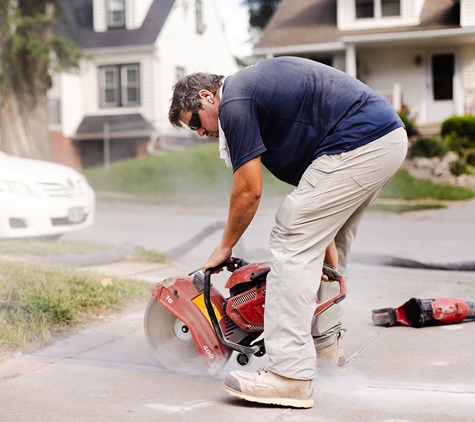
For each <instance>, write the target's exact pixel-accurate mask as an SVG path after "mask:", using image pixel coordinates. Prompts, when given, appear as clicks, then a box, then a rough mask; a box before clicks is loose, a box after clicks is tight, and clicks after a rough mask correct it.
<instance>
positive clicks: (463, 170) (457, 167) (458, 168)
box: [449, 160, 469, 176]
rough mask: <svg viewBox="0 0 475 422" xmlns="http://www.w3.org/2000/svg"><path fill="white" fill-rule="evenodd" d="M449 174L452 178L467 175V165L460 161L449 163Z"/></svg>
mask: <svg viewBox="0 0 475 422" xmlns="http://www.w3.org/2000/svg"><path fill="white" fill-rule="evenodd" d="M449 168H450V172H451V173H452V174H453V175H454V176H460V175H461V174H467V173H469V171H468V167H467V164H466V163H464V162H463V161H460V160H454V161H451V162H450V163H449Z"/></svg>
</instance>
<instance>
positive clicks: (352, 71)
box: [345, 44, 356, 78]
mask: <svg viewBox="0 0 475 422" xmlns="http://www.w3.org/2000/svg"><path fill="white" fill-rule="evenodd" d="M345 71H346V73H348V75H350V76H353V77H354V78H356V52H355V45H354V44H347V46H346V58H345Z"/></svg>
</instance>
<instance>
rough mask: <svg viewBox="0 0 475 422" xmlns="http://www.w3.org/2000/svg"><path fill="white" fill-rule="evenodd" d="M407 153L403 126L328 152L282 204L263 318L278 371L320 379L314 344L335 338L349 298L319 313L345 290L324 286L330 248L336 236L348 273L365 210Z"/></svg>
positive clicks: (320, 345) (341, 268) (273, 367)
mask: <svg viewBox="0 0 475 422" xmlns="http://www.w3.org/2000/svg"><path fill="white" fill-rule="evenodd" d="M406 153H407V135H406V131H405V130H404V128H399V129H396V130H394V131H393V132H391V133H389V134H387V135H385V136H383V137H381V138H380V139H377V140H376V141H373V142H371V143H369V144H367V145H364V146H362V147H360V148H357V149H356V150H353V151H349V152H346V153H342V154H335V155H324V156H321V157H319V158H317V159H316V160H314V161H313V162H312V164H311V165H310V166H309V167H308V169H307V170H306V172H305V173H304V175H303V176H302V179H301V180H300V183H299V185H298V186H297V187H296V188H295V190H294V191H293V192H292V193H291V194H289V195H287V197H286V198H285V199H284V201H283V202H282V204H281V206H280V208H279V209H278V211H277V214H276V217H275V221H276V225H275V227H274V228H273V230H272V232H271V235H270V255H271V256H270V261H269V264H270V268H271V272H270V273H269V274H268V276H267V287H266V289H267V291H266V307H265V317H264V324H265V325H264V331H265V343H266V350H267V354H268V356H269V360H270V362H269V365H268V369H269V370H270V371H271V372H274V373H276V374H278V375H281V376H284V377H287V378H294V379H301V380H308V379H313V378H314V377H315V372H316V351H315V348H316V347H317V348H319V349H320V348H323V347H325V346H327V345H329V344H332V343H333V341H335V339H336V336H337V334H338V332H339V330H340V329H341V319H342V315H343V308H344V302H345V300H343V301H342V302H340V303H339V304H336V305H333V306H332V307H330V308H329V309H328V310H327V311H325V312H323V313H322V314H321V315H319V316H318V317H315V318H313V313H314V311H315V308H316V299H317V295H318V298H319V299H320V300H325V299H326V298H327V297H332V296H335V294H336V292H335V289H336V291H338V283H326V282H323V283H322V284H321V285H320V281H321V270H322V265H323V259H324V255H325V249H326V248H327V246H328V245H329V244H330V242H331V241H332V239H335V243H336V247H337V250H338V254H339V258H338V270H339V271H340V272H341V273H343V275H345V277H346V276H347V264H348V258H349V253H350V247H351V243H352V242H353V240H354V238H355V236H356V231H357V228H358V225H359V223H360V221H361V219H362V217H363V213H364V211H365V209H366V208H367V207H368V206H369V205H370V204H371V203H372V202H373V201H374V199H376V197H377V196H378V194H379V193H380V191H381V189H382V188H383V187H384V186H385V185H386V184H387V183H388V182H389V180H390V179H391V178H392V177H393V176H394V174H395V173H396V171H397V170H398V169H399V167H400V166H401V164H402V163H403V161H404V159H405V157H406ZM314 338H315V344H314Z"/></svg>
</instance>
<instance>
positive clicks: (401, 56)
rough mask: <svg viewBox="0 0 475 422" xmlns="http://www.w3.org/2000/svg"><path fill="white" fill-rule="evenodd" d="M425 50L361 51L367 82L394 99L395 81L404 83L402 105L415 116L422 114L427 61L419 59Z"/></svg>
mask: <svg viewBox="0 0 475 422" xmlns="http://www.w3.org/2000/svg"><path fill="white" fill-rule="evenodd" d="M423 54H424V53H423V51H421V50H418V49H413V50H404V49H403V50H399V51H394V50H391V51H388V50H371V51H364V52H360V53H359V61H360V66H359V69H358V70H359V72H360V74H361V79H362V80H363V82H365V83H366V84H368V85H369V86H371V87H372V88H373V89H374V90H375V91H377V92H378V93H380V94H381V95H383V96H384V97H385V98H387V99H388V100H389V101H390V102H391V103H393V104H394V102H393V98H392V97H393V90H394V84H395V83H399V84H400V85H401V95H402V105H403V106H405V107H407V108H408V109H409V111H410V112H411V114H412V115H413V116H420V115H421V111H422V110H421V104H422V98H423V94H424V92H423V87H424V86H425V84H424V65H423V64H422V63H421V64H419V65H417V64H416V62H415V57H422V56H423Z"/></svg>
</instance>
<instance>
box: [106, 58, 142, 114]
mask: <svg viewBox="0 0 475 422" xmlns="http://www.w3.org/2000/svg"><path fill="white" fill-rule="evenodd" d="M99 81H100V103H101V107H122V106H130V105H138V104H140V66H139V65H138V64H127V65H117V66H102V67H100V68H99Z"/></svg>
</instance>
